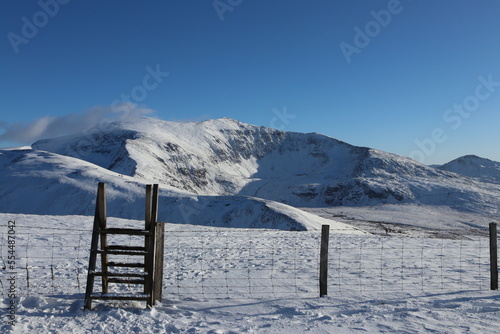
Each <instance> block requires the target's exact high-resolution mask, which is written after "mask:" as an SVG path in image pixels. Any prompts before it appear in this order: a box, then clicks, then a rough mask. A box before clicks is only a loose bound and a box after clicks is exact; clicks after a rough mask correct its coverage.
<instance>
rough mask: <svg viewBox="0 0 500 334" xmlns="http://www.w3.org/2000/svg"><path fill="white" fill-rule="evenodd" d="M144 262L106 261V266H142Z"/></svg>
mask: <svg viewBox="0 0 500 334" xmlns="http://www.w3.org/2000/svg"><path fill="white" fill-rule="evenodd" d="M145 266H146V265H145V264H144V263H122V262H108V267H126V268H144V267H145Z"/></svg>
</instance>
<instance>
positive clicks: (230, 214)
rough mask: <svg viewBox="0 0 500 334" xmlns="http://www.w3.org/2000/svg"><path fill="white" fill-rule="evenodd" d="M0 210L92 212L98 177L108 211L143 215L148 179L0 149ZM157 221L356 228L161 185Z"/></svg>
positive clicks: (258, 202) (254, 201) (281, 207)
mask: <svg viewBox="0 0 500 334" xmlns="http://www.w3.org/2000/svg"><path fill="white" fill-rule="evenodd" d="M0 169H1V170H2V173H1V174H0V184H1V185H2V187H1V188H0V210H1V212H4V213H25V214H44V215H50V214H53V215H54V214H56V215H93V213H94V207H95V193H96V189H97V188H96V186H97V183H98V182H100V181H101V182H105V183H106V184H107V207H108V210H107V211H108V215H109V216H111V217H121V218H129V219H142V218H143V216H144V192H145V190H144V183H143V182H141V180H137V179H136V178H133V177H130V176H126V175H122V174H118V173H115V172H112V171H109V170H107V169H105V168H102V167H100V166H97V165H95V164H92V163H89V162H86V161H83V160H79V159H76V158H72V157H67V156H63V155H59V154H56V153H51V152H47V151H40V150H33V149H30V148H20V149H3V150H0ZM158 219H159V221H163V222H170V223H178V224H195V225H205V226H218V227H239V228H272V229H282V230H306V229H318V228H320V227H321V225H322V224H329V225H331V226H332V228H334V229H337V230H339V231H345V232H346V233H361V232H360V231H358V230H357V229H356V228H353V227H350V226H348V225H345V224H343V223H338V222H335V221H332V220H329V219H325V218H321V217H319V216H317V215H314V214H311V213H307V212H304V211H302V210H299V209H296V208H293V207H291V206H288V205H285V204H281V203H276V202H272V201H269V200H264V199H259V198H252V197H245V196H200V195H193V194H190V193H187V192H185V191H179V190H178V189H175V188H173V187H170V186H168V185H165V184H162V185H161V187H160V198H159V213H158Z"/></svg>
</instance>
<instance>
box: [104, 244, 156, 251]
mask: <svg viewBox="0 0 500 334" xmlns="http://www.w3.org/2000/svg"><path fill="white" fill-rule="evenodd" d="M146 249H147V248H145V247H142V246H121V245H111V246H108V247H106V249H105V250H124V251H143V252H145V251H146Z"/></svg>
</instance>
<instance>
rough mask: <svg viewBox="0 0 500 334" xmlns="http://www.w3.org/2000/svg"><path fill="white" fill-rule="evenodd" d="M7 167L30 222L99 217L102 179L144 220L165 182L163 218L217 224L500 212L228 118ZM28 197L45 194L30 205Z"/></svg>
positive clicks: (348, 154) (392, 170) (433, 175)
mask: <svg viewBox="0 0 500 334" xmlns="http://www.w3.org/2000/svg"><path fill="white" fill-rule="evenodd" d="M0 165H1V166H2V169H3V170H4V173H3V175H2V177H1V178H2V182H3V183H6V184H8V186H7V187H5V189H2V190H1V191H0V207H1V208H2V210H3V211H9V210H10V211H11V212H18V213H22V211H23V210H24V211H30V209H29V207H32V209H31V211H30V212H25V213H41V214H69V213H70V212H74V213H75V214H92V213H93V211H92V210H93V209H92V205H91V203H92V201H93V200H94V193H95V186H96V184H97V182H98V181H105V182H107V183H109V185H110V189H111V190H112V191H111V192H110V194H114V195H113V196H111V198H110V201H111V206H110V207H116V208H117V209H115V212H117V213H116V214H117V215H118V216H121V217H130V218H136V219H138V218H140V215H142V213H141V212H143V210H142V209H140V207H141V206H142V203H141V201H140V200H139V199H140V198H142V196H143V194H142V192H143V186H144V184H150V183H159V184H160V188H161V189H162V196H161V197H162V201H163V203H164V204H165V206H166V207H169V208H171V209H170V210H171V211H172V212H166V213H162V217H163V218H164V219H168V220H172V221H175V222H178V223H193V222H194V223H199V224H204V225H214V224H215V225H217V226H218V225H221V224H222V225H224V224H232V225H234V226H240V227H249V226H252V224H253V227H255V226H257V225H258V226H260V227H262V226H263V225H259V221H261V222H263V221H265V222H266V224H264V225H268V226H274V227H273V228H282V229H304V228H305V229H307V228H312V227H311V226H313V225H314V224H312V223H311V222H313V221H314V222H315V224H316V225H314V226H318V225H317V224H318V222H319V220H318V219H317V218H318V217H314V218H313V217H310V216H308V217H305V216H303V215H302V213H300V212H303V211H301V210H299V209H296V208H297V207H311V208H313V207H328V206H365V205H379V204H407V203H411V204H431V205H446V206H449V207H452V208H455V209H458V210H462V211H470V212H481V213H485V212H486V213H491V214H496V213H498V211H499V208H500V203H499V199H498V193H499V191H500V185H498V184H496V183H490V182H483V181H482V180H479V179H477V178H471V177H467V176H463V175H460V174H457V173H454V172H450V171H446V170H442V169H437V168H432V167H429V166H425V165H423V164H420V163H418V162H416V161H413V160H411V159H409V158H406V157H402V156H397V155H394V154H391V153H386V152H383V151H379V150H376V149H372V148H368V147H358V146H353V145H350V144H348V143H345V142H343V141H340V140H337V139H335V138H332V137H328V136H324V135H321V134H317V133H308V134H304V133H297V132H285V131H281V130H276V129H271V128H267V127H263V126H255V125H249V124H245V123H242V122H239V121H236V120H232V119H228V118H222V119H216V120H209V121H204V122H193V123H177V122H166V121H162V120H158V119H152V118H148V117H142V118H140V119H138V120H137V121H136V122H129V123H126V122H115V123H110V124H108V125H107V126H106V127H104V128H93V129H90V130H89V131H86V132H84V133H81V134H76V135H70V136H65V137H59V138H52V139H43V140H40V141H37V142H35V143H34V144H33V145H32V148H31V149H30V150H25V151H23V150H15V149H13V150H0ZM30 166H31V167H33V166H37V167H36V168H37V169H38V170H33V168H31V167H30ZM30 168H31V169H30ZM23 174H24V175H23ZM16 184H17V185H22V187H20V186H17V187H16ZM33 184H34V185H35V186H34V187H32V186H31V185H33ZM21 188H22V189H21ZM32 188H35V190H33V189H32ZM28 192H32V193H34V194H35V195H33V196H32V197H31V198H30V201H28V202H26V201H25V203H23V202H21V201H22V200H21V199H22V197H23V194H26V193H28ZM73 193H74V194H73ZM58 194H63V195H64V194H70V195H69V196H66V198H65V196H60V198H59V197H58ZM37 198H42V200H37ZM70 199H71V201H70ZM51 201H52V202H53V203H51ZM200 202H203V203H206V205H201V206H200V205H199V203H200ZM232 202H234V203H239V204H240V207H236V206H234V205H232V204H231V203H232ZM137 203H139V204H137ZM278 203H283V204H280V205H285V207H282V206H280V205H278ZM124 204H126V206H128V208H125V209H124V208H121V206H123V205H124ZM120 205H121V206H120ZM23 207H24V209H23ZM57 207H59V208H60V210H59V211H60V212H59V213H58V212H56V211H57ZM62 208H65V209H62ZM172 208H174V209H172ZM284 208H286V209H284ZM183 210H184V212H183ZM279 210H281V211H279ZM283 210H284V211H283ZM174 211H175V212H174ZM251 212H253V213H251ZM280 212H281V213H280ZM283 212H285V213H283ZM186 216H189V217H191V218H189V219H186ZM285 216H288V217H292V216H294V217H298V218H297V219H298V220H297V219H295V218H293V219H289V218H285ZM273 221H274V222H275V224H274V225H273ZM255 224H257V225H255ZM224 226H225V225H224Z"/></svg>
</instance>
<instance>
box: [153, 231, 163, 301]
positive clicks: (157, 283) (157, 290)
mask: <svg viewBox="0 0 500 334" xmlns="http://www.w3.org/2000/svg"><path fill="white" fill-rule="evenodd" d="M164 247H165V224H162V223H156V246H155V252H156V253H155V269H154V293H153V299H154V301H158V302H160V303H161V299H162V291H163V289H162V287H163V285H162V284H163V252H164Z"/></svg>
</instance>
